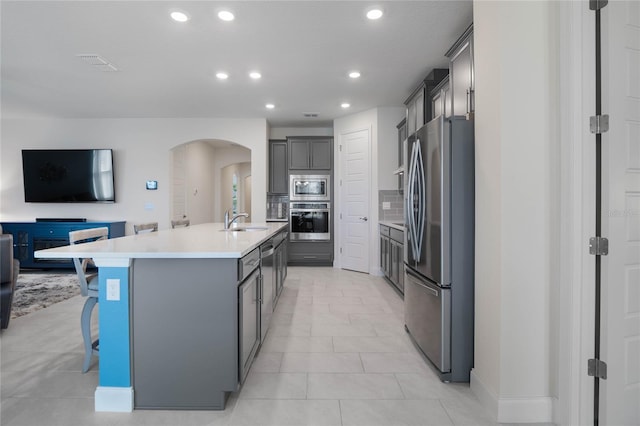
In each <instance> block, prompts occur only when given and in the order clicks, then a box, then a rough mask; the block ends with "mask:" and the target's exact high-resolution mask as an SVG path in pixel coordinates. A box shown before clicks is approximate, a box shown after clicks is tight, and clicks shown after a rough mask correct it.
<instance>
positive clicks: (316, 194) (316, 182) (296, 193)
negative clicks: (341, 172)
mask: <svg viewBox="0 0 640 426" xmlns="http://www.w3.org/2000/svg"><path fill="white" fill-rule="evenodd" d="M330 188H331V176H330V175H291V176H289V201H331V193H330V191H331V190H330Z"/></svg>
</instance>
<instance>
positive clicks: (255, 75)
mask: <svg viewBox="0 0 640 426" xmlns="http://www.w3.org/2000/svg"><path fill="white" fill-rule="evenodd" d="M249 77H251V78H252V79H254V80H259V79H260V78H262V74H260V73H259V72H258V71H251V72H250V73H249Z"/></svg>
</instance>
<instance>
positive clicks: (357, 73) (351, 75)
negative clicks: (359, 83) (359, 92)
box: [349, 71, 360, 78]
mask: <svg viewBox="0 0 640 426" xmlns="http://www.w3.org/2000/svg"><path fill="white" fill-rule="evenodd" d="M349 78H360V71H351V72H350V73H349Z"/></svg>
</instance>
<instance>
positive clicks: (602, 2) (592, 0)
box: [589, 0, 609, 10]
mask: <svg viewBox="0 0 640 426" xmlns="http://www.w3.org/2000/svg"><path fill="white" fill-rule="evenodd" d="M607 3H609V0H589V10H600V9H602V8H603V7H605V6H606V5H607Z"/></svg>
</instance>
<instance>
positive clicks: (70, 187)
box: [22, 149, 115, 203]
mask: <svg viewBox="0 0 640 426" xmlns="http://www.w3.org/2000/svg"><path fill="white" fill-rule="evenodd" d="M22 171H23V176H24V200H25V201H26V202H31V203H98V202H115V191H114V178H113V154H112V151H111V150H110V149H55V150H52V149H29V150H27V149H25V150H22Z"/></svg>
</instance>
